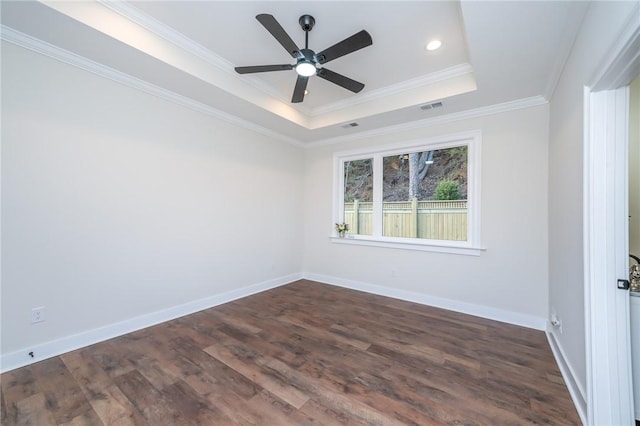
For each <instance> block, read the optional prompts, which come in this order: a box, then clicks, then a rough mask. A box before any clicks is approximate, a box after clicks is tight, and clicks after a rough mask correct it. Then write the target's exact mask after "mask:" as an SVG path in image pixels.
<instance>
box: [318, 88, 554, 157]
mask: <svg viewBox="0 0 640 426" xmlns="http://www.w3.org/2000/svg"><path fill="white" fill-rule="evenodd" d="M547 103H549V101H547V99H545V98H544V97H543V96H532V97H529V98H524V99H518V100H515V101H509V102H503V103H500V104H495V105H488V106H485V107H480V108H474V109H470V110H465V111H460V112H454V113H451V114H445V115H440V116H437V117H431V118H425V119H423V120H417V121H413V122H410V123H401V124H395V125H392V126H387V127H382V128H379V129H373V130H366V131H363V132H359V133H354V134H351V135H345V136H338V137H335V138H328V139H322V140H318V141H314V142H307V143H306V144H305V147H317V146H323V145H333V144H337V143H344V142H351V141H355V140H359V139H365V138H371V137H375V136H382V135H388V134H391V133H397V132H400V131H407V130H413V129H422V128H426V127H432V126H435V125H438V124H446V123H452V122H455V121H461V120H469V119H472V118H478V117H484V116H487V115H493V114H499V113H502V112H508V111H514V110H518V109H522V108H529V107H534V106H538V105H544V104H547Z"/></svg>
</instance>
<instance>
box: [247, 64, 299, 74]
mask: <svg viewBox="0 0 640 426" xmlns="http://www.w3.org/2000/svg"><path fill="white" fill-rule="evenodd" d="M292 69H293V65H289V64H281V65H255V66H252V67H236V68H235V70H236V72H237V73H238V74H251V73H254V72H268V71H288V70H292Z"/></svg>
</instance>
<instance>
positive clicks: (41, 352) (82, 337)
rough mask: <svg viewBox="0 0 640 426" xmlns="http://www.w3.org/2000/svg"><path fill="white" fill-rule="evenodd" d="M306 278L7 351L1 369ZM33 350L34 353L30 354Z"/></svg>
mask: <svg viewBox="0 0 640 426" xmlns="http://www.w3.org/2000/svg"><path fill="white" fill-rule="evenodd" d="M301 278H302V274H300V273H298V274H291V275H286V276H284V277H278V278H274V279H271V280H267V281H263V282H260V283H256V284H252V285H249V286H246V287H242V288H239V289H236V290H231V291H227V292H225V293H221V294H217V295H214V296H210V297H206V298H204V299H199V300H194V301H192V302H188V303H184V304H182V305H178V306H173V307H171V308H168V309H164V310H162V311H156V312H152V313H149V314H145V315H140V316H138V317H135V318H131V319H127V320H124V321H121V322H118V323H113V324H109V325H106V326H104V327H100V328H96V329H93V330H89V331H86V332H82V333H78V334H74V335H71V336H66V337H62V338H60V339H56V340H52V341H49V342H45V343H41V344H38V345H34V346H30V347H28V348H24V349H21V350H18V351H15V352H10V353H7V354H3V355H2V357H0V372H3V373H4V372H6V371H10V370H13V369H16V368H19V367H23V366H25V365H29V364H32V363H34V362H38V361H42V360H44V359H47V358H51V357H54V356H58V355H61V354H63V353H65V352H69V351H73V350H76V349H79V348H83V347H85V346H89V345H93V344H95V343H99V342H103V341H105V340H108V339H112V338H114V337H118V336H122V335H123V334H127V333H131V332H133V331H136V330H140V329H143V328H146V327H150V326H152V325H156V324H160V323H162V322H165V321H170V320H172V319H175V318H179V317H182V316H184V315H189V314H192V313H194V312H198V311H201V310H203V309H208V308H211V307H214V306H218V305H221V304H223V303H227V302H231V301H233V300H237V299H240V298H242V297H246V296H250V295H252V294H255V293H259V292H262V291H265V290H269V289H272V288H275V287H279V286H282V285H285V284H289V283H291V282H293V281H297V280H299V279H301ZM29 352H33V354H34V357H33V358H32V357H30V356H29Z"/></svg>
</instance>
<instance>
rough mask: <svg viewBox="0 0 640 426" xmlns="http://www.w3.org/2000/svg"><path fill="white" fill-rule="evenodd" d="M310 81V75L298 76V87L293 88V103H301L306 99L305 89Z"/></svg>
mask: <svg viewBox="0 0 640 426" xmlns="http://www.w3.org/2000/svg"><path fill="white" fill-rule="evenodd" d="M308 82H309V77H304V76H302V75H299V76H298V79H297V80H296V88H295V89H293V96H292V97H291V103H294V104H296V103H300V102H302V101H303V100H304V91H305V90H306V89H307V83H308Z"/></svg>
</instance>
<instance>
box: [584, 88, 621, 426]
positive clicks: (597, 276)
mask: <svg viewBox="0 0 640 426" xmlns="http://www.w3.org/2000/svg"><path fill="white" fill-rule="evenodd" d="M628 92H629V91H628V87H623V88H620V89H615V90H606V91H601V92H591V91H590V90H589V89H585V151H584V162H585V163H584V206H585V207H584V259H585V261H584V278H585V329H586V336H585V337H586V348H585V349H586V361H587V371H586V373H587V424H589V425H600V424H620V425H622V424H632V423H633V389H632V386H631V356H630V354H631V341H630V335H631V334H630V330H629V329H630V327H629V325H630V323H629V300H628V298H629V295H628V292H626V291H625V292H623V291H620V290H618V289H617V288H616V279H617V278H620V277H624V272H625V270H626V263H622V262H621V260H622V259H624V260H626V259H627V254H626V252H627V246H626V245H625V244H626V241H627V239H626V236H625V235H624V232H625V230H626V226H625V225H627V222H626V213H625V209H626V201H627V200H626V197H627V190H626V188H627V186H628V185H627V181H626V175H625V174H624V172H625V171H626V170H627V167H626V163H627V155H626V146H627V132H626V129H627V128H628V113H627V110H628ZM621 274H622V275H621Z"/></svg>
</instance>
